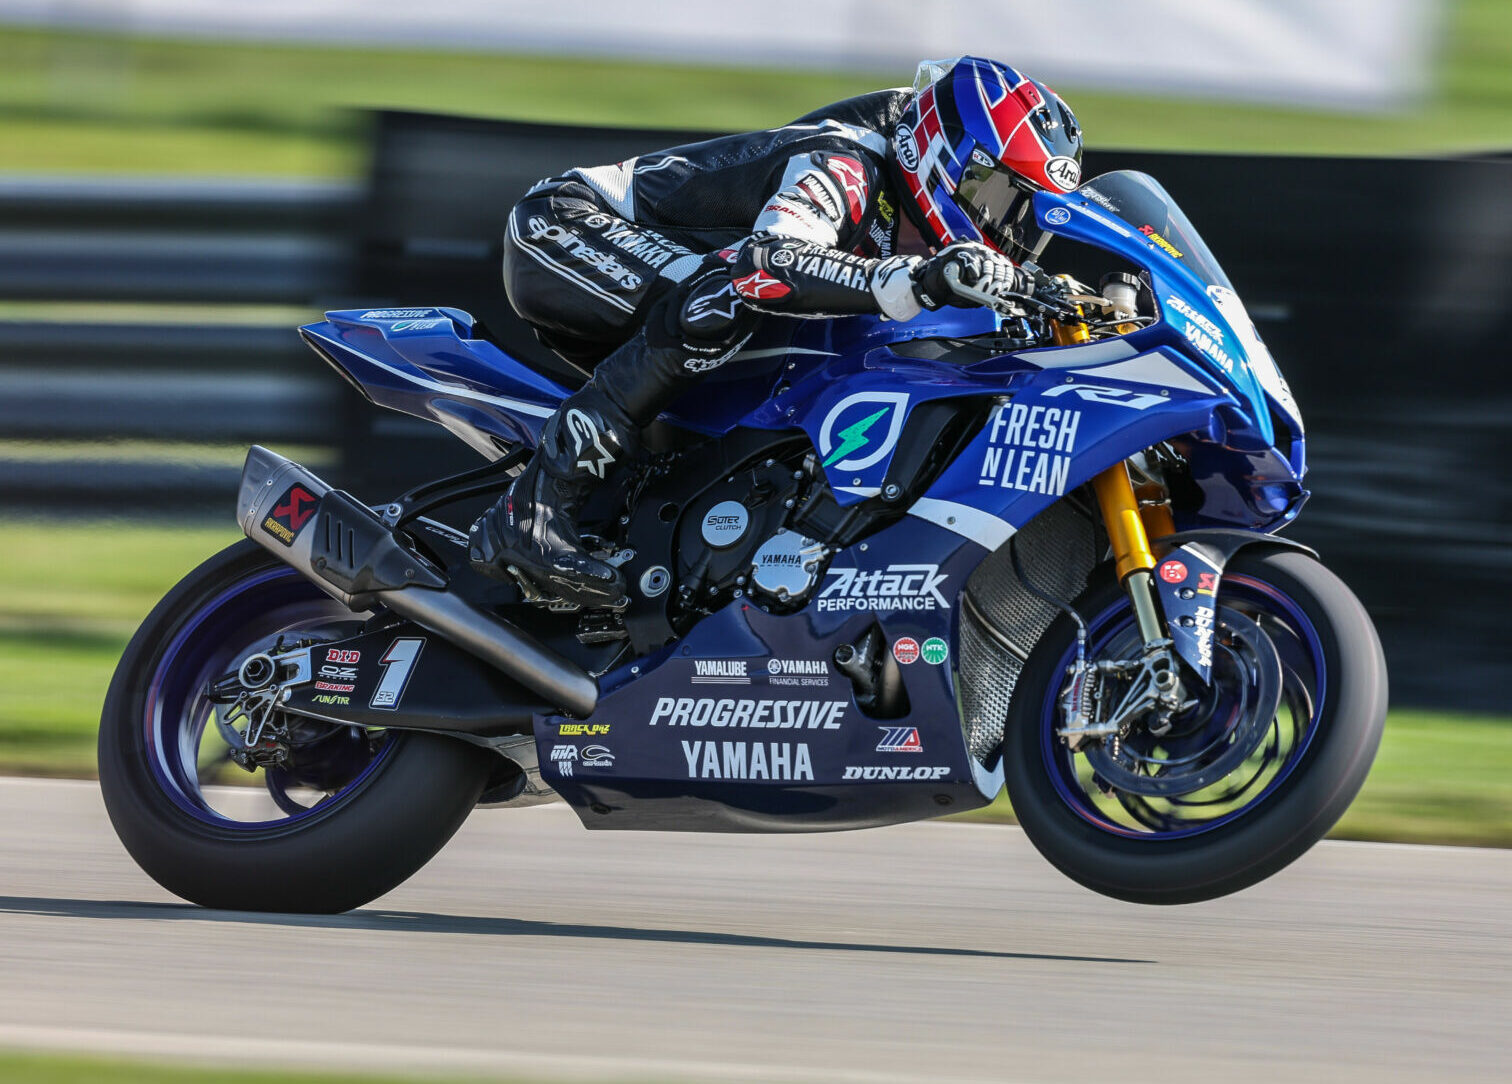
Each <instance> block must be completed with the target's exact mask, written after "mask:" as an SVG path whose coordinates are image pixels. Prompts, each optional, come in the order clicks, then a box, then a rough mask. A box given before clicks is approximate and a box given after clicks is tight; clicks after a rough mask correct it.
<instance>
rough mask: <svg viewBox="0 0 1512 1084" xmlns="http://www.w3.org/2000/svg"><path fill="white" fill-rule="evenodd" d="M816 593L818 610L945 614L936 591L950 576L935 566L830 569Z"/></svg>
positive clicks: (944, 603) (943, 601) (944, 604)
mask: <svg viewBox="0 0 1512 1084" xmlns="http://www.w3.org/2000/svg"><path fill="white" fill-rule="evenodd" d="M825 575H827V576H833V577H835V579H834V581H833V582H832V583H829V584H827V585H826V586H825V588H824V590H823V591H821V592H820V593H819V598H818V600H817V605H818V608H819V609H820V610H832V611H833V610H870V611H875V612H883V611H888V610H948V609H949V608H950V603H949V602H947V601H946V599H945V596H944V595H943V594H941V593H940V587H941V586H942V585H943V584H944V583H945V581H946V580H947V579H949V578H950V574H949V573H946V572H941V571H940V566H939V565H888V566H887V567H886V568H884V569H878V570H868V569H861V568H832V569H829V570H828V571H827V572H826V573H825Z"/></svg>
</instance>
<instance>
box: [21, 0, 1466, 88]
mask: <svg viewBox="0 0 1512 1084" xmlns="http://www.w3.org/2000/svg"><path fill="white" fill-rule="evenodd" d="M1441 8H1442V4H1441V2H1440V0H1126V2H1118V0H1038V2H1029V0H798V2H796V3H793V2H789V3H782V4H776V3H768V4H759V3H758V4H751V3H746V4H739V3H730V2H728V0H640V2H638V3H637V2H635V0H570V2H568V3H560V4H552V3H543V2H541V0H428V2H427V3H424V4H415V3H412V2H410V0H405V2H403V3H395V2H391V0H249V2H239V0H0V20H4V19H9V20H11V21H19V22H30V23H39V22H40V23H48V24H53V25H88V26H95V27H111V28H117V29H122V30H128V31H132V32H138V33H174V34H181V33H188V34H196V35H215V36H222V35H226V36H236V37H245V38H261V39H273V40H290V41H302V42H307V43H310V44H317V43H319V42H321V41H325V42H329V43H331V44H332V45H350V44H357V43H367V44H373V43H379V44H385V45H404V46H407V47H412V48H413V47H425V46H441V47H452V48H487V49H498V50H500V51H502V52H508V51H514V52H549V53H559V54H562V55H564V56H572V55H577V56H585V55H598V56H619V57H634V58H644V59H653V60H674V61H680V62H696V63H709V64H738V65H776V66H782V67H802V68H824V67H835V68H845V69H851V70H864V71H876V72H879V73H884V75H885V77H886V78H885V79H884V81H887V82H891V83H894V84H901V83H906V82H908V81H909V80H910V78H911V77H912V74H913V67H914V62H915V61H917V60H919V59H922V58H924V57H949V56H956V55H958V54H960V53H963V52H970V53H975V54H977V55H980V56H990V57H994V58H996V59H999V60H1003V61H1005V62H1007V63H1009V64H1012V65H1014V66H1016V67H1020V68H1022V69H1023V70H1024V71H1027V72H1029V73H1030V74H1033V75H1034V76H1036V77H1038V78H1041V79H1043V80H1045V81H1046V82H1049V83H1051V84H1052V85H1061V86H1066V87H1088V88H1097V89H1102V90H1115V91H1117V90H1126V91H1136V92H1140V91H1143V92H1156V93H1160V94H1171V95H1181V96H1210V95H1217V96H1221V97H1226V98H1231V99H1238V100H1247V101H1256V102H1277V103H1289V104H1300V105H1304V106H1320V107H1331V108H1339V107H1342V108H1363V109H1372V108H1384V107H1389V106H1393V105H1401V104H1405V103H1408V102H1411V101H1412V100H1413V99H1414V98H1415V97H1416V96H1417V95H1420V94H1422V93H1424V91H1425V90H1426V88H1427V86H1428V82H1429V75H1430V69H1431V64H1432V60H1433V57H1434V53H1435V48H1436V45H1437V34H1438V28H1439V23H1440V18H1441V14H1442V11H1441ZM1073 105H1074V103H1073Z"/></svg>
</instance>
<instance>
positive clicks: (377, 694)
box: [368, 636, 425, 711]
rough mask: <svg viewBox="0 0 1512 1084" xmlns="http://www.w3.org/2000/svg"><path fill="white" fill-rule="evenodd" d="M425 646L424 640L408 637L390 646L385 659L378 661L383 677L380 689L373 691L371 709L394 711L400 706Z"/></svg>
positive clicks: (384, 655) (379, 683)
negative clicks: (400, 700)
mask: <svg viewBox="0 0 1512 1084" xmlns="http://www.w3.org/2000/svg"><path fill="white" fill-rule="evenodd" d="M424 646H425V641H424V640H422V639H420V638H419V637H408V636H402V637H400V638H399V639H397V640H395V641H394V642H393V643H391V644H389V649H388V650H387V651H385V652H384V653H383V658H381V659H379V660H378V665H379V666H381V667H383V677H382V678H380V679H379V681H378V688H376V689H374V690H373V699H372V700H371V701H369V702H368V706H369V707H373V708H385V709H387V710H389V711H393V710H394V709H395V708H397V707H398V706H399V698H400V697H402V696H403V695H404V687H405V686H406V685H408V684H409V679H410V675H411V674H412V673H414V671H415V660H416V659H418V658H419V657H420V649H421V648H422V647H424Z"/></svg>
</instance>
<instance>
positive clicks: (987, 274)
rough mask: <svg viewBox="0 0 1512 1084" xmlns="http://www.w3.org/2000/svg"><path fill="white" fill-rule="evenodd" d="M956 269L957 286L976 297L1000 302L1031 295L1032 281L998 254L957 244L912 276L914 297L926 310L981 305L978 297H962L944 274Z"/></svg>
mask: <svg viewBox="0 0 1512 1084" xmlns="http://www.w3.org/2000/svg"><path fill="white" fill-rule="evenodd" d="M947 268H955V270H956V275H957V278H956V283H958V284H959V285H960V286H964V287H966V288H967V289H969V290H972V291H974V292H975V293H976V294H987V295H989V296H991V297H993V298H996V299H998V300H1000V301H1007V300H1009V299H1010V298H1014V297H1025V296H1028V295H1030V294H1033V293H1034V290H1035V286H1036V283H1035V278H1034V276H1033V275H1032V274H1030V273H1029V272H1028V271H1025V270H1024V269H1023V268H1021V267H1019V266H1018V265H1017V264H1015V263H1014V262H1013V261H1012V260H1010V259H1009V258H1008V257H1007V256H1004V255H1003V254H1002V253H1001V252H995V251H993V250H992V249H990V248H988V247H987V246H986V245H984V244H981V243H980V242H978V241H957V242H956V243H955V244H953V245H949V246H947V247H945V248H943V249H941V250H940V252H939V253H937V254H936V255H935V256H932V257H931V258H929V259H927V260H924V261H923V262H922V263H920V264H919V265H918V267H917V268H916V269H915V270H914V273H913V290H914V295H915V296H916V297H917V298H918V299H919V303H920V304H921V305H923V306H924V307H925V308H926V309H938V308H941V307H943V306H945V305H958V306H962V307H970V306H974V305H980V304H981V303H982V302H981V300H980V298H979V297H974V296H972V295H969V294H967V295H963V294H962V293H960V292H958V291H957V289H956V285H955V284H953V283H952V282H951V281H950V278H949V277H947V275H946V269H947Z"/></svg>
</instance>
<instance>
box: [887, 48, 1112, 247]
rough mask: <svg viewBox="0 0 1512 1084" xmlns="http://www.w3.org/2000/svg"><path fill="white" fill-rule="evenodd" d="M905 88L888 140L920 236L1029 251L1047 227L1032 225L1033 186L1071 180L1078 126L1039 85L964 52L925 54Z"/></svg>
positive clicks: (1077, 161)
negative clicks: (908, 98)
mask: <svg viewBox="0 0 1512 1084" xmlns="http://www.w3.org/2000/svg"><path fill="white" fill-rule="evenodd" d="M914 91H915V94H914V97H913V101H912V102H911V103H910V104H909V107H908V109H907V110H906V111H905V112H904V114H903V116H902V118H901V119H900V120H899V121H898V126H897V128H896V129H895V130H894V131H893V136H892V144H893V154H894V159H895V161H896V163H897V169H898V172H899V173H900V174H901V176H902V181H903V186H902V187H903V191H902V195H903V196H904V197H905V199H904V203H905V207H906V209H907V210H908V212H909V217H910V218H912V219H913V221H914V225H916V226H917V227H918V228H919V229H920V230H921V231H922V232H923V234H924V239H925V240H926V241H930V242H931V243H934V244H936V245H942V246H943V245H948V244H950V243H952V242H954V241H981V242H984V243H985V244H988V245H991V246H992V247H993V248H995V249H997V250H998V251H999V252H1002V253H1005V254H1006V255H1008V256H1011V257H1012V258H1013V259H1015V260H1024V259H1030V258H1034V257H1037V256H1038V255H1039V252H1040V249H1042V248H1043V247H1044V245H1045V241H1046V240H1048V234H1045V233H1043V232H1042V231H1041V230H1039V229H1038V228H1037V227H1036V226H1035V223H1034V215H1033V214H1032V209H1033V208H1032V203H1033V199H1032V197H1033V193H1034V192H1037V191H1050V192H1069V191H1071V190H1072V189H1073V188H1075V187H1076V186H1077V185H1078V184H1080V183H1081V157H1082V136H1081V126H1080V125H1078V124H1077V123H1076V117H1075V115H1074V114H1073V113H1072V112H1071V110H1070V108H1069V107H1068V106H1067V105H1066V103H1065V102H1063V101H1061V99H1060V97H1059V95H1057V94H1056V93H1055V92H1054V91H1053V90H1051V89H1050V88H1049V87H1047V86H1045V84H1043V83H1041V82H1038V81H1036V80H1034V79H1030V78H1029V77H1028V76H1026V75H1021V74H1019V73H1018V72H1016V71H1014V70H1013V69H1012V68H1010V67H1008V65H1006V64H1000V63H998V62H997V61H995V60H983V59H981V58H980V57H974V56H964V57H960V58H958V59H956V60H947V61H925V62H924V63H923V64H920V65H919V74H918V76H917V77H916V78H915V80H914ZM910 196H911V197H912V199H909V198H907V197H910ZM910 205H911V206H910Z"/></svg>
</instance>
